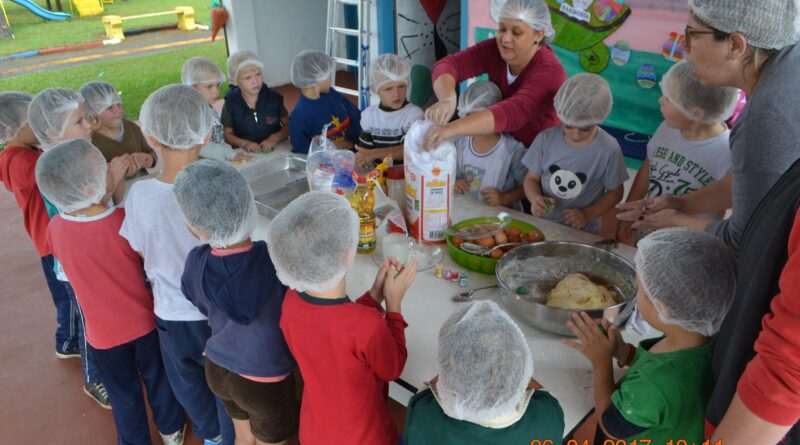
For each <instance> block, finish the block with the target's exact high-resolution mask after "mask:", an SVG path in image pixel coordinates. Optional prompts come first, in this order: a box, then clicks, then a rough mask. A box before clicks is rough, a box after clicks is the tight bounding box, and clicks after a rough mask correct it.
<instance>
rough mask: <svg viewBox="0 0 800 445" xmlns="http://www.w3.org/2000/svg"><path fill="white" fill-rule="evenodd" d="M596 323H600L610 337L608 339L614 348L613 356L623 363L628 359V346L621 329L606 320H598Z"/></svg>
mask: <svg viewBox="0 0 800 445" xmlns="http://www.w3.org/2000/svg"><path fill="white" fill-rule="evenodd" d="M596 323H600V325H601V326H603V329H605V330H606V334H607V335H608V339H609V340H611V345H612V346H613V352H612V355H613V356H614V358H615V359H617V361H618V362H620V363H622V362H624V361H625V359H627V358H628V352H629V350H628V344H627V343H625V340H624V339H623V338H622V334H621V333H620V332H619V327H618V326H617V325H615V324H611V323H609V322H608V320H606V319H602V320H597V321H596Z"/></svg>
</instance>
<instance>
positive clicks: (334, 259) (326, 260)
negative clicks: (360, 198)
mask: <svg viewBox="0 0 800 445" xmlns="http://www.w3.org/2000/svg"><path fill="white" fill-rule="evenodd" d="M358 228H359V222H358V215H356V212H355V211H354V210H353V209H352V208H351V207H350V203H348V202H347V199H345V198H344V197H342V196H339V195H336V194H334V193H331V192H323V191H313V192H308V193H306V194H304V195H301V196H300V197H298V198H297V199H295V200H294V201H292V202H291V203H289V205H288V206H286V208H284V209H283V210H282V211H281V212H280V213H279V214H278V216H276V217H275V219H273V220H272V223H271V224H270V226H269V233H268V235H267V238H268V241H267V245H268V246H269V254H270V256H271V257H272V262H273V263H274V264H275V270H276V271H277V273H278V279H280V280H281V282H282V283H283V284H285V285H286V286H289V287H291V288H293V289H296V290H298V291H300V292H304V291H312V292H322V291H326V290H328V289H331V288H333V287H334V286H336V284H337V283H339V281H340V280H341V279H342V277H344V274H345V273H347V270H348V269H349V268H350V266H351V265H352V262H353V259H354V257H355V254H356V247H357V245H358Z"/></svg>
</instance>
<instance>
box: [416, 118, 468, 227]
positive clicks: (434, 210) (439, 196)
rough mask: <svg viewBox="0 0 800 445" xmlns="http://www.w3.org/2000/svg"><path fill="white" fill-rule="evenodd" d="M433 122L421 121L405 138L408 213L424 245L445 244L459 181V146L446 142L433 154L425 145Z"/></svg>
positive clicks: (433, 151) (434, 150)
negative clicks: (457, 160) (457, 167)
mask: <svg viewBox="0 0 800 445" xmlns="http://www.w3.org/2000/svg"><path fill="white" fill-rule="evenodd" d="M432 125H434V124H433V122H431V121H417V122H416V123H415V124H414V125H412V126H411V128H410V129H409V130H408V133H407V134H406V137H405V144H404V149H403V156H404V162H405V176H406V210H407V215H408V223H409V229H410V231H411V236H412V237H413V238H415V239H416V240H417V241H419V242H422V243H443V242H444V239H445V233H446V232H447V229H448V228H449V227H450V212H451V207H452V205H453V190H454V187H455V182H456V147H455V146H454V145H453V143H452V142H450V141H446V142H443V143H442V144H441V145H439V146H438V147H436V148H435V149H433V150H431V151H425V150H424V149H423V148H422V143H423V141H424V139H425V134H426V133H427V132H428V129H429V128H430V127H431V126H432Z"/></svg>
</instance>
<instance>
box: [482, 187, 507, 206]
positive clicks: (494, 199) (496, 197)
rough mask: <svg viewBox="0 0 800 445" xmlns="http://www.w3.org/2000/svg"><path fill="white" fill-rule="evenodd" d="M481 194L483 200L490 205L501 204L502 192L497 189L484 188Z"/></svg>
mask: <svg viewBox="0 0 800 445" xmlns="http://www.w3.org/2000/svg"><path fill="white" fill-rule="evenodd" d="M481 196H483V201H484V202H486V204H488V205H490V206H501V205H503V202H502V199H501V198H502V193H500V192H498V191H497V189H486V190H484V191H482V192H481Z"/></svg>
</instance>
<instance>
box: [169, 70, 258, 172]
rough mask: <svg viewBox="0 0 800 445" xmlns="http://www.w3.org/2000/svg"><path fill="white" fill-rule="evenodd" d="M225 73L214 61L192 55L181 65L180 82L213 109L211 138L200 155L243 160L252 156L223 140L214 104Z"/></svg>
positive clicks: (221, 159)
mask: <svg viewBox="0 0 800 445" xmlns="http://www.w3.org/2000/svg"><path fill="white" fill-rule="evenodd" d="M222 82H225V74H223V73H222V70H221V69H219V67H218V66H217V64H216V63H214V62H213V61H212V60H209V59H207V58H205V57H192V58H191V59H189V60H187V61H186V62H184V64H183V67H181V83H183V84H184V85H188V86H190V87H192V88H194V89H195V90H197V91H199V92H200V94H202V95H203V97H204V98H205V99H206V101H208V106H209V107H211V109H212V110H214V124H213V125H212V126H211V139H210V140H209V141H208V144H206V145H204V146H203V148H201V149H200V157H201V158H207V159H216V160H218V161H234V162H245V161H247V160H249V159H251V158H252V157H253V155H252V154H249V153H247V152H246V151H245V150H244V149H241V148H236V149H234V148H233V147H231V146H230V145H228V143H227V142H225V129H224V127H223V126H222V121H221V120H220V118H219V114H218V113H217V109H216V108H214V105H215V104H216V103H217V101H218V100H219V91H220V86H221V85H222Z"/></svg>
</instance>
